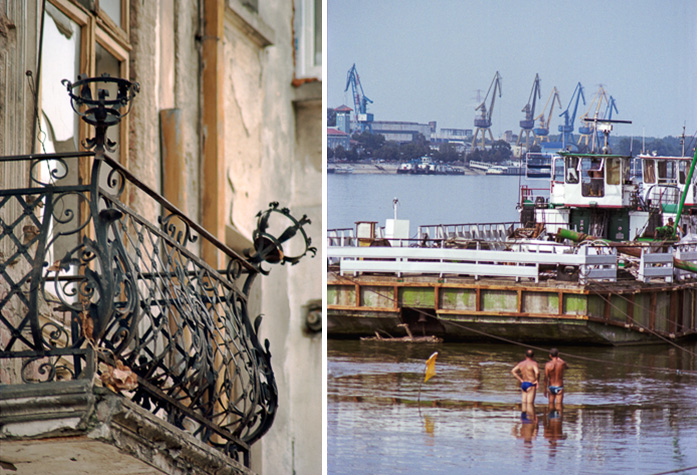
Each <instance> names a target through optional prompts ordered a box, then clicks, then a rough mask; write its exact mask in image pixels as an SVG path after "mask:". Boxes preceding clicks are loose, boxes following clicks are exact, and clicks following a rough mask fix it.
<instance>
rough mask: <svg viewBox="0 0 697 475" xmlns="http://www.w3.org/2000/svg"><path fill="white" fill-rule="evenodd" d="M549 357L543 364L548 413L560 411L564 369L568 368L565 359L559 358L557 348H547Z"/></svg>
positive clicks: (562, 400) (562, 396) (552, 413)
mask: <svg viewBox="0 0 697 475" xmlns="http://www.w3.org/2000/svg"><path fill="white" fill-rule="evenodd" d="M549 359H550V361H548V362H547V363H546V364H545V380H544V384H545V396H546V397H548V398H549V410H550V411H551V412H550V415H555V414H554V413H555V409H556V411H558V413H561V411H562V407H563V402H564V371H565V370H567V369H568V368H569V365H567V364H566V361H564V360H563V359H561V358H559V350H557V349H556V348H552V349H551V350H549Z"/></svg>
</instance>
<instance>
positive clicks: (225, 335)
mask: <svg viewBox="0 0 697 475" xmlns="http://www.w3.org/2000/svg"><path fill="white" fill-rule="evenodd" d="M64 84H65V85H66V87H67V89H68V91H69V95H70V100H71V105H72V107H73V109H74V110H75V112H76V113H77V114H78V115H80V117H82V118H83V120H85V121H86V122H87V123H89V124H91V125H94V126H95V128H96V136H95V137H94V138H93V139H90V143H89V144H88V145H89V147H91V148H93V149H94V152H79V153H75V154H73V155H70V154H46V155H42V156H41V157H40V158H39V159H37V158H36V157H35V156H32V157H27V160H31V161H32V165H31V167H30V173H31V186H33V188H26V189H16V190H0V242H4V243H7V245H5V246H4V247H3V248H4V249H12V251H11V252H10V253H9V255H7V256H5V255H2V256H0V330H2V331H3V335H8V336H7V338H5V337H3V340H2V341H1V346H0V358H16V357H20V356H18V355H21V357H22V358H25V360H24V363H23V365H22V371H21V375H22V379H23V380H24V381H25V382H36V381H50V380H56V379H60V378H62V377H64V378H79V377H87V378H92V376H93V375H94V374H102V375H104V374H105V372H104V371H102V372H100V370H99V365H97V364H96V361H93V360H92V359H91V358H95V359H98V360H99V361H101V362H102V365H106V366H105V367H106V368H111V369H110V370H107V371H106V372H107V373H109V374H112V375H113V374H115V371H114V368H121V369H119V370H118V371H121V372H122V373H123V372H126V373H128V374H129V375H130V374H132V375H133V376H132V378H131V379H132V380H133V378H135V380H137V385H136V386H135V389H133V390H132V391H131V390H130V389H129V390H128V391H127V392H126V393H125V395H127V396H128V397H131V398H132V399H133V400H134V401H135V402H137V403H138V404H140V405H141V406H143V407H144V408H146V409H148V410H150V411H152V412H154V413H159V414H162V415H164V416H166V418H167V419H168V420H169V421H170V422H172V423H174V424H175V425H177V426H178V427H180V428H182V429H184V430H188V431H190V432H191V433H193V434H194V435H195V436H197V437H199V438H200V439H201V440H203V441H205V442H207V443H209V444H211V445H214V446H216V447H219V448H220V449H221V450H225V451H226V452H228V453H230V454H231V455H233V456H239V455H240V454H246V453H247V451H248V448H249V445H251V444H252V443H254V441H256V440H258V438H259V437H261V436H262V435H263V434H264V433H266V431H268V429H269V428H270V427H271V424H272V423H273V419H274V417H275V414H276V410H277V407H278V390H277V388H276V382H275V377H274V373H273V370H272V367H271V352H270V349H269V347H270V345H269V342H268V340H265V341H264V342H263V344H262V343H261V342H260V341H259V338H258V335H259V327H260V325H261V317H257V318H256V319H254V321H252V319H251V318H250V316H249V308H248V296H249V292H250V291H251V289H252V283H253V282H254V280H255V277H256V276H257V275H259V274H260V273H263V274H266V273H268V271H266V270H263V269H262V268H261V264H262V263H263V262H267V263H280V264H285V263H290V264H291V265H292V264H296V263H297V262H298V261H299V260H300V259H301V258H302V257H303V256H305V255H306V254H308V253H310V254H312V255H314V254H315V253H316V249H315V248H314V247H312V246H311V239H310V238H309V236H308V235H307V233H306V231H305V229H304V226H305V225H307V224H310V220H309V219H308V218H307V216H303V217H302V218H301V219H296V218H294V217H293V216H292V215H291V213H290V211H289V210H288V209H287V208H279V205H278V203H271V205H270V207H269V209H268V210H266V211H264V212H260V213H259V214H258V215H257V229H256V230H255V231H254V234H253V242H254V249H252V250H249V251H248V252H246V253H244V256H245V257H246V258H245V257H243V256H240V255H238V254H236V253H234V251H232V250H230V249H229V248H227V247H225V246H224V245H223V244H221V243H219V242H217V241H215V240H214V239H211V237H210V235H209V234H208V233H207V232H206V231H205V230H203V229H202V228H201V227H200V226H199V225H198V224H196V223H195V222H193V221H192V220H190V219H189V218H188V217H187V216H185V215H183V214H181V213H180V212H178V211H177V210H176V209H175V208H173V207H172V206H171V205H169V204H168V202H167V201H166V200H164V198H162V197H160V196H159V195H158V194H157V193H156V192H154V191H153V190H151V189H149V188H147V186H146V185H144V184H143V183H142V182H139V181H138V180H136V179H135V178H134V177H133V176H132V175H131V174H130V173H129V172H128V171H127V170H126V169H124V168H123V167H122V166H121V165H119V163H118V162H116V161H114V160H112V159H111V158H109V157H108V156H107V155H106V154H105V151H106V150H108V149H109V148H110V147H111V144H110V143H108V141H107V140H106V130H107V128H108V127H109V126H112V125H115V124H117V123H118V122H119V120H121V118H122V117H123V116H124V115H125V114H127V113H128V111H129V110H130V107H131V104H132V100H133V98H134V97H135V95H136V94H137V93H138V85H137V83H131V82H129V81H126V80H123V79H118V78H110V77H108V76H102V77H99V78H83V77H79V78H78V81H77V82H75V83H71V82H69V81H64ZM93 87H96V92H94V93H93V91H92V89H93ZM110 88H111V90H112V91H113V90H114V89H115V90H116V94H115V97H109V93H108V92H107V90H109V89H110ZM82 159H88V160H91V165H92V170H91V174H90V177H89V179H88V180H85V183H77V182H75V183H68V181H69V180H66V177H68V176H70V170H71V168H72V167H75V168H74V169H77V168H79V167H78V165H79V164H78V163H77V161H78V160H82ZM0 160H3V159H2V158H0ZM14 160H16V158H14ZM83 169H84V167H83ZM100 169H101V170H102V172H101V173H100ZM104 170H106V172H104ZM73 176H74V175H73ZM126 186H128V187H129V196H131V195H132V194H133V193H140V192H142V194H141V195H140V196H143V197H145V198H143V199H148V200H152V206H151V208H150V209H156V210H159V209H163V210H165V211H164V214H163V215H162V216H154V215H153V213H149V214H148V215H146V216H141V215H140V214H139V213H138V212H136V211H135V210H134V209H132V208H131V207H129V206H128V203H124V202H123V200H122V195H123V191H124V189H125V187H126ZM131 190H133V192H131ZM10 208H12V209H13V210H15V209H17V210H19V212H18V213H17V216H16V217H14V218H12V219H9V218H7V216H10V214H11V213H10V211H9V210H10ZM13 212H14V211H13ZM154 223H157V224H154ZM204 240H205V241H208V242H209V243H210V244H212V245H213V246H216V247H217V248H218V249H219V250H220V251H221V252H224V253H225V254H226V255H228V256H229V260H228V263H227V266H226V268H225V269H224V270H217V269H214V268H212V267H211V266H210V265H208V264H207V263H206V262H205V261H204V260H202V259H201V257H200V256H199V255H198V250H199V248H200V246H201V244H202V241H204ZM293 240H295V241H297V242H298V243H299V244H293V245H291V244H290V243H289V242H290V241H293ZM291 249H292V250H293V251H296V252H294V253H293V254H291V252H290V250H291ZM8 315H12V316H11V317H10V316H8ZM90 355H93V356H90ZM117 386H118V385H117ZM116 389H117V390H118V387H117V388H116ZM244 457H246V455H244Z"/></svg>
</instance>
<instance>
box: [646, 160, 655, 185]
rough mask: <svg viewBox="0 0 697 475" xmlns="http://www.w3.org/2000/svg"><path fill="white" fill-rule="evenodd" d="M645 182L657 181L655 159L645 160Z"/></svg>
mask: <svg viewBox="0 0 697 475" xmlns="http://www.w3.org/2000/svg"><path fill="white" fill-rule="evenodd" d="M644 182H645V183H656V172H655V169H654V161H653V160H644Z"/></svg>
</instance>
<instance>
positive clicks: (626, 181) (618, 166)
mask: <svg viewBox="0 0 697 475" xmlns="http://www.w3.org/2000/svg"><path fill="white" fill-rule="evenodd" d="M607 129H609V127H607V125H606V130H607ZM605 145H606V146H605V147H604V148H603V150H601V151H600V152H597V153H572V152H561V153H559V154H558V155H557V156H556V157H554V159H553V160H552V163H551V176H550V178H549V182H548V185H549V186H548V187H546V188H545V189H543V190H533V189H531V188H529V187H522V189H521V195H520V203H519V207H520V211H521V222H519V223H494V224H464V225H434V226H421V227H419V231H418V233H417V235H416V237H415V238H412V239H409V234H408V223H405V222H404V221H403V220H397V219H396V216H395V219H394V220H387V223H386V227H385V229H383V230H380V229H379V228H377V226H376V224H377V223H374V222H360V223H357V226H356V229H355V230H343V231H342V230H336V231H329V232H328V236H327V238H328V243H327V258H328V276H327V333H328V336H329V337H330V338H357V337H362V336H372V335H375V333H376V332H377V333H378V334H381V335H385V336H386V337H401V336H404V335H405V328H404V325H405V324H406V325H407V326H408V329H409V330H410V331H411V332H412V333H413V334H414V335H421V336H427V335H432V336H436V337H439V338H443V339H445V340H446V341H472V340H474V341H476V340H499V341H501V340H503V341H515V342H531V343H532V342H557V343H570V344H610V345H620V344H642V343H654V342H656V343H660V342H665V341H673V340H678V339H682V338H689V337H695V336H697V273H696V272H695V271H696V270H697V236H696V234H697V200H696V199H695V190H696V189H697V182H696V181H695V177H694V168H695V161H697V153H696V154H695V156H694V158H692V157H657V156H652V155H645V156H640V157H639V160H640V161H641V162H642V168H643V171H644V172H643V179H639V180H636V179H634V178H633V177H632V176H631V174H630V164H631V160H632V158H631V157H628V156H621V155H614V154H611V153H610V151H609V149H608V148H607V141H606V144H605ZM540 191H541V192H540ZM405 229H406V231H405Z"/></svg>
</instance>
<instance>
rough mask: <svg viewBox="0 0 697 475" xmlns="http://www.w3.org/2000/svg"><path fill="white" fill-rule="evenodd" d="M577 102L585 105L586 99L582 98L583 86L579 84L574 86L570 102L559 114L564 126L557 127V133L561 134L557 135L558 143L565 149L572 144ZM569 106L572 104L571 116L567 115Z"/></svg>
mask: <svg viewBox="0 0 697 475" xmlns="http://www.w3.org/2000/svg"><path fill="white" fill-rule="evenodd" d="M579 100H583V105H584V106H585V105H586V98H585V97H584V96H583V86H581V83H580V82H579V83H578V84H577V85H576V89H574V93H573V94H572V95H571V100H570V101H569V105H568V106H567V107H566V110H564V111H563V112H562V113H561V114H559V117H564V124H562V125H560V126H559V132H561V134H559V141H561V143H562V145H563V147H564V148H566V146H567V145H568V144H573V142H574V136H573V133H574V121H575V120H576V112H577V111H578V101H579ZM571 104H574V110H573V112H572V113H571V115H569V109H571Z"/></svg>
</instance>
